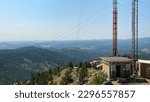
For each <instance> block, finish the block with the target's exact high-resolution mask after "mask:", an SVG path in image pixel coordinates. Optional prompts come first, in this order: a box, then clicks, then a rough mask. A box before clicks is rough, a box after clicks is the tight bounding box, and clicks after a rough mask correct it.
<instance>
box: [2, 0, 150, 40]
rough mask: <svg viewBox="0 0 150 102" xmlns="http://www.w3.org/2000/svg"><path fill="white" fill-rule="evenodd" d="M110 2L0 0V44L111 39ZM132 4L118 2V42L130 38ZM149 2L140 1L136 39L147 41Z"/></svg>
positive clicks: (148, 32) (127, 1) (108, 0)
mask: <svg viewBox="0 0 150 102" xmlns="http://www.w3.org/2000/svg"><path fill="white" fill-rule="evenodd" d="M112 1H113V0H0V41H10V40H11V41H14V40H17V41H18V40H19V41H20V40H26V41H27V40H72V39H73V40H81V39H88V40H89V39H111V38H112ZM131 1H132V0H118V2H119V4H118V11H119V15H118V17H119V19H118V22H119V30H118V32H119V34H118V37H119V39H130V38H131ZM149 5H150V0H139V36H140V37H150V35H149V34H150V28H149V27H150V19H149V18H150V6H149Z"/></svg>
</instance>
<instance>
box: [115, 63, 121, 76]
mask: <svg viewBox="0 0 150 102" xmlns="http://www.w3.org/2000/svg"><path fill="white" fill-rule="evenodd" d="M116 77H121V66H120V65H117V66H116Z"/></svg>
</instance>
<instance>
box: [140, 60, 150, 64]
mask: <svg viewBox="0 0 150 102" xmlns="http://www.w3.org/2000/svg"><path fill="white" fill-rule="evenodd" d="M138 62H140V63H146V64H150V60H138Z"/></svg>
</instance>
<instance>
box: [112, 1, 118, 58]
mask: <svg viewBox="0 0 150 102" xmlns="http://www.w3.org/2000/svg"><path fill="white" fill-rule="evenodd" d="M117 15H118V9H117V0H113V48H112V49H113V50H112V56H117V54H118V48H117V30H118V29H117V27H118V24H117V23H118V22H117V21H118V19H117V18H118V17H117Z"/></svg>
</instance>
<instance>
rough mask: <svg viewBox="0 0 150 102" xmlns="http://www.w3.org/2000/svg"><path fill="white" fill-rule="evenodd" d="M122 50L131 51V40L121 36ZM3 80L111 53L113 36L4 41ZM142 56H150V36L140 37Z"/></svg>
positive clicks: (0, 70)
mask: <svg viewBox="0 0 150 102" xmlns="http://www.w3.org/2000/svg"><path fill="white" fill-rule="evenodd" d="M118 42H119V54H120V55H129V56H130V55H131V40H119V41H118ZM0 49H1V50H0V84H13V83H15V82H16V81H20V80H27V79H30V78H31V74H32V73H36V72H39V71H43V70H48V69H50V68H53V67H55V66H60V67H61V68H63V67H64V66H66V65H67V64H68V63H69V62H73V63H74V64H77V63H79V62H81V61H90V60H93V59H97V58H98V57H100V56H111V49H112V41H111V40H87V41H47V42H42V41H41V42H0ZM139 56H140V58H141V59H148V60H150V37H149V38H140V39H139Z"/></svg>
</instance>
